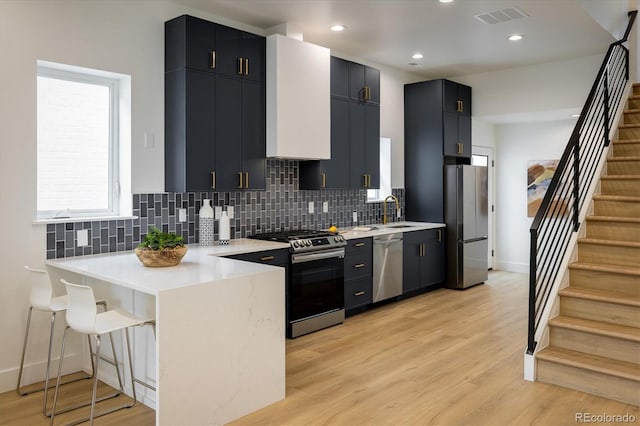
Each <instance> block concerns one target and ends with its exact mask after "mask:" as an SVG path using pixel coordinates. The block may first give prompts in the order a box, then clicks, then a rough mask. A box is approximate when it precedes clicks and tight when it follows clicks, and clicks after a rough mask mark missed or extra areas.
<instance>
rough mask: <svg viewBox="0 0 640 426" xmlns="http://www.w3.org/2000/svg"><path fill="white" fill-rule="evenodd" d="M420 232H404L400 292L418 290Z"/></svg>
mask: <svg viewBox="0 0 640 426" xmlns="http://www.w3.org/2000/svg"><path fill="white" fill-rule="evenodd" d="M421 242H422V232H421V231H412V232H405V233H404V235H403V241H402V292H403V293H407V292H410V291H412V290H417V289H419V288H420V259H421V257H420V254H421V248H420V244H421Z"/></svg>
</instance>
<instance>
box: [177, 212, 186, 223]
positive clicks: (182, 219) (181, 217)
mask: <svg viewBox="0 0 640 426" xmlns="http://www.w3.org/2000/svg"><path fill="white" fill-rule="evenodd" d="M186 221H187V209H178V222H186Z"/></svg>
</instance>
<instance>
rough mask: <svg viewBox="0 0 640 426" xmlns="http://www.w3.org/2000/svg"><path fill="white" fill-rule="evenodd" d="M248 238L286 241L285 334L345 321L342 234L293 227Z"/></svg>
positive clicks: (295, 335) (306, 331)
mask: <svg viewBox="0 0 640 426" xmlns="http://www.w3.org/2000/svg"><path fill="white" fill-rule="evenodd" d="M249 238H255V239H259V240H268V241H278V242H288V243H289V251H290V252H291V255H290V258H289V267H288V273H287V303H286V305H287V336H288V337H290V338H295V337H298V336H302V335H303V334H307V333H311V332H313V331H316V330H320V329H322V328H326V327H330V326H332V325H336V324H340V323H342V322H343V321H344V248H345V246H346V244H347V243H346V241H345V240H344V238H343V237H342V236H341V235H338V234H334V233H331V232H326V231H310V230H294V231H282V232H274V233H266V234H256V235H253V236H251V237H249Z"/></svg>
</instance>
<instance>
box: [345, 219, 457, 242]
mask: <svg viewBox="0 0 640 426" xmlns="http://www.w3.org/2000/svg"><path fill="white" fill-rule="evenodd" d="M445 226H446V225H445V224H444V223H430V222H392V223H388V224H386V225H382V224H377V225H361V226H359V227H353V228H341V229H338V232H339V233H340V234H341V235H343V236H344V238H345V239H347V240H353V239H355V238H367V237H375V236H378V235H388V234H394V233H396V232H412V231H423V230H425V229H437V228H444V227H445ZM354 228H371V229H370V230H369V231H354Z"/></svg>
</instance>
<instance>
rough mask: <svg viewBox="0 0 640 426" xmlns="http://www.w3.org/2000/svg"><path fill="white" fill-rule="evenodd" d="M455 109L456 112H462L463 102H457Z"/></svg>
mask: <svg viewBox="0 0 640 426" xmlns="http://www.w3.org/2000/svg"><path fill="white" fill-rule="evenodd" d="M456 102H457V108H456V112H464V102H463V101H461V100H457V101H456Z"/></svg>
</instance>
